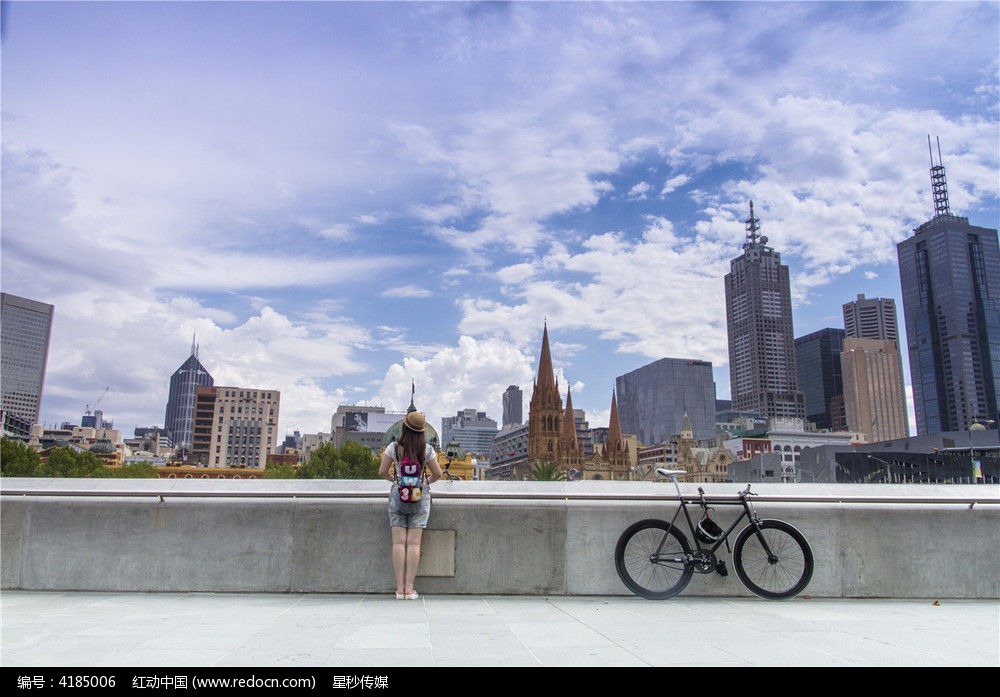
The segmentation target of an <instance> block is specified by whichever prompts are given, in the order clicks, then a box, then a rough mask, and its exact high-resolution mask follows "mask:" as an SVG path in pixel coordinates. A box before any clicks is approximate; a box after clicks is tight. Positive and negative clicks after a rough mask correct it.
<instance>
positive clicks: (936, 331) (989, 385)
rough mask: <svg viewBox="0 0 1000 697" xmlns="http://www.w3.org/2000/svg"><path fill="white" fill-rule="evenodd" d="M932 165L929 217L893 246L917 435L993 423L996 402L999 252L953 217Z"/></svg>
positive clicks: (992, 239) (992, 238)
mask: <svg viewBox="0 0 1000 697" xmlns="http://www.w3.org/2000/svg"><path fill="white" fill-rule="evenodd" d="M938 160H939V164H937V165H935V164H934V160H933V155H932V159H931V184H932V189H933V194H934V204H935V215H934V217H933V218H932V219H931V220H929V221H928V222H926V223H924V224H923V225H920V226H919V227H917V228H916V229H915V230H914V231H913V236H911V237H908V238H907V239H905V240H903V241H902V242H900V243H899V244H898V245H897V246H896V251H897V255H898V258H899V277H900V284H901V286H902V291H903V314H904V317H905V322H906V342H907V347H906V348H907V352H908V355H909V360H910V378H911V384H912V387H913V403H914V404H913V406H914V411H915V412H916V418H917V433H918V434H920V435H923V434H925V433H940V432H943V431H965V430H968V428H969V426H971V425H972V424H974V423H977V422H979V423H983V422H992V425H993V426H994V427H995V424H996V422H997V421H998V420H1000V418H998V416H997V405H998V403H1000V394H998V392H997V387H998V383H997V376H998V375H1000V246H998V242H997V231H996V230H995V229H990V228H984V227H978V226H975V225H970V224H969V220H968V218H963V217H960V216H956V215H952V214H951V211H950V208H949V204H948V193H947V185H946V183H945V179H944V166H943V165H941V164H940V145H939V147H938Z"/></svg>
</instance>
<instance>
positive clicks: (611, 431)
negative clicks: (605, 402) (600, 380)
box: [608, 390, 622, 448]
mask: <svg viewBox="0 0 1000 697" xmlns="http://www.w3.org/2000/svg"><path fill="white" fill-rule="evenodd" d="M621 440H622V422H621V419H620V418H619V417H618V396H617V395H616V394H615V391H614V390H612V391H611V418H610V419H609V420H608V445H610V446H611V447H612V448H617V447H618V444H619V443H621Z"/></svg>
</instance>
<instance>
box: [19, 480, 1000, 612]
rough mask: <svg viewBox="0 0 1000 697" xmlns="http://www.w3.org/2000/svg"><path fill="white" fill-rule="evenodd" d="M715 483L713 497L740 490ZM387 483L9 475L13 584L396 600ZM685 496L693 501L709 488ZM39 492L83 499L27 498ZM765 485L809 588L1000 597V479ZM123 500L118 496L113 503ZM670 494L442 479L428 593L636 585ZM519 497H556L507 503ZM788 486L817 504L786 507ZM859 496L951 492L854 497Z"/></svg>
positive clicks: (731, 592)
mask: <svg viewBox="0 0 1000 697" xmlns="http://www.w3.org/2000/svg"><path fill="white" fill-rule="evenodd" d="M703 486H704V488H705V490H706V493H708V494H709V495H710V496H732V495H733V494H734V493H735V491H736V490H737V489H738V488H740V487H739V486H737V485H733V484H706V485H703ZM387 487H388V484H386V483H383V482H360V481H342V482H336V481H298V480H293V481H276V480H254V481H250V480H240V481H233V480H69V479H61V480H58V479H51V480H38V479H12V478H5V479H3V480H0V490H2V492H3V494H4V495H3V497H2V499H0V506H2V507H0V514H2V521H0V551H2V554H0V567H2V568H0V571H2V578H0V582H2V588H5V589H8V588H20V589H32V590H108V591H264V592H267V591H272V592H334V593H381V592H390V591H391V590H392V589H393V581H392V567H391V563H390V557H389V552H390V546H389V532H388V530H387V517H386V503H385V495H386V491H387ZM683 488H684V491H685V493H689V492H690V493H693V492H694V490H695V489H696V486H695V485H686V486H684V487H683ZM29 490H35V491H36V492H45V493H48V494H53V493H57V492H62V493H67V494H68V493H70V492H72V493H73V494H74V495H45V496H40V495H28V496H21V495H15V492H17V491H29ZM754 490H755V491H757V492H758V493H759V494H761V496H760V498H759V499H758V501H757V502H756V503H757V509H758V511H759V512H760V514H761V516H762V517H765V518H780V519H782V520H785V521H787V522H789V523H791V524H792V525H795V526H796V527H797V528H799V530H801V531H802V532H803V534H804V535H805V536H806V538H807V539H808V540H809V542H810V545H811V547H812V550H813V554H814V556H815V561H816V570H815V573H814V575H813V579H812V582H811V584H810V585H809V587H808V588H807V589H806V591H805V593H806V594H808V595H811V596H814V597H890V598H943V597H947V598H997V597H1000V543H998V532H1000V487H996V486H987V485H979V486H962V485H951V486H926V485H905V484H904V485H849V484H840V485H808V484H796V485H779V484H771V485H766V484H761V485H755V486H754ZM109 492H110V493H113V494H116V495H103V494H107V493H109ZM250 493H252V494H253V495H254V496H253V497H247V496H246V495H247V494H250ZM672 493H673V490H672V487H670V486H669V485H666V486H665V485H663V484H655V483H645V482H643V483H622V482H600V481H593V482H591V481H583V482H571V483H543V482H538V483H532V482H442V483H439V484H436V485H435V487H434V504H433V512H432V515H431V524H430V527H429V528H428V530H427V531H426V533H425V544H424V557H423V561H422V564H421V578H419V579H418V588H419V589H420V590H421V591H422V592H425V593H483V594H533V593H545V594H598V595H627V594H628V593H629V592H628V590H627V589H626V588H625V587H624V585H623V584H622V583H621V581H620V580H619V578H618V576H617V573H616V572H615V565H614V559H613V553H614V548H615V543H616V541H617V539H618V536H619V535H620V534H621V532H622V530H624V529H625V528H626V527H627V526H628V525H630V524H631V523H633V522H635V521H637V520H641V519H643V518H650V517H652V518H662V517H664V516H668V517H669V516H670V515H672V512H673V511H674V510H675V508H676V503H675V502H670V501H665V500H638V501H637V500H627V499H628V497H632V498H635V497H647V499H648V497H656V496H663V497H666V496H670V495H671V494H672ZM126 494H129V495H126ZM133 494H139V496H133ZM206 494H211V496H206ZM192 495H193V496H192ZM517 496H525V497H528V496H540V497H543V498H511V497H517ZM789 496H796V497H804V498H810V499H814V501H811V502H801V503H795V502H789V501H787V500H784V499H786V498H787V497H789ZM579 497H585V498H579ZM852 497H890V498H891V497H910V498H913V497H927V499H928V501H929V500H930V499H945V500H954V501H955V502H954V503H930V502H920V503H894V504H885V503H874V502H870V503H847V502H843V501H844V500H846V499H850V498H852ZM161 498H162V500H161ZM976 498H978V499H980V500H981V501H983V502H981V503H977V504H976V505H975V506H973V507H972V508H970V507H969V505H968V503H967V501H968V500H971V499H976ZM961 501H966V503H961ZM738 510H739V509H738V508H736V507H727V506H717V507H716V509H715V513H714V515H713V517H714V518H715V519H716V520H718V521H720V522H722V523H723V524H724V525H725V524H726V521H731V520H732V519H734V518H735V515H736V513H737V512H738ZM732 539H735V537H734V538H732ZM722 551H723V555H722V557H721V558H722V559H724V560H725V561H726V562H727V564H728V565H729V567H730V570H731V569H732V564H731V561H730V560H729V555H728V554H725V553H724V550H722ZM685 594H687V595H727V596H744V595H749V593H747V591H746V590H745V589H744V588H743V586H742V584H740V582H739V580H738V578H737V577H736V575H735V573H730V575H729V576H728V577H726V578H722V577H720V576H718V575H717V574H711V575H699V574H695V576H694V578H693V579H692V581H691V584H690V585H689V586H688V588H687V589H686V590H685Z"/></svg>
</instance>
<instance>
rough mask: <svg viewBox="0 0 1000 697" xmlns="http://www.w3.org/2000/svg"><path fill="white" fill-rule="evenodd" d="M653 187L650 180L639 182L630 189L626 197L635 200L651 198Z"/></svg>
mask: <svg viewBox="0 0 1000 697" xmlns="http://www.w3.org/2000/svg"><path fill="white" fill-rule="evenodd" d="M651 188H652V187H651V186H650V185H649V182H639V183H638V184H636V185H635V186H633V187H632V188H631V189H629V190H628V193H627V194H626V195H625V198H629V199H632V200H633V201H645V200H646V199H647V198H649V190H650V189H651Z"/></svg>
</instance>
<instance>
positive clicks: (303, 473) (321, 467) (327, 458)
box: [297, 443, 337, 479]
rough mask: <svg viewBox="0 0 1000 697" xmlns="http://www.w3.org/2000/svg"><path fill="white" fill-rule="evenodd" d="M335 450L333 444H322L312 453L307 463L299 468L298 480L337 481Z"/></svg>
mask: <svg viewBox="0 0 1000 697" xmlns="http://www.w3.org/2000/svg"><path fill="white" fill-rule="evenodd" d="M336 460H337V448H335V447H334V445H333V443H323V445H321V446H319V447H318V448H316V449H315V450H313V452H312V456H311V457H310V458H309V461H308V462H305V463H303V464H302V465H301V466H300V467H299V471H298V473H297V476H298V478H299V479H337V475H336Z"/></svg>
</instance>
